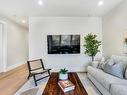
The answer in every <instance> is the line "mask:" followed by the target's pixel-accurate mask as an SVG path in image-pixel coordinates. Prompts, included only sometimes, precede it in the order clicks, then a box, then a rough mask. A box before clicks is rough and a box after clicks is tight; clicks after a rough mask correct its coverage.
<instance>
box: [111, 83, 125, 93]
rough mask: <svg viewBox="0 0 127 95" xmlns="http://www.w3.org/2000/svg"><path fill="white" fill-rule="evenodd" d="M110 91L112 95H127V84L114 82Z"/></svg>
mask: <svg viewBox="0 0 127 95" xmlns="http://www.w3.org/2000/svg"><path fill="white" fill-rule="evenodd" d="M110 92H111V94H112V95H127V85H116V84H113V85H112V86H111V90H110Z"/></svg>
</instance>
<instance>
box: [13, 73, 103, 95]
mask: <svg viewBox="0 0 127 95" xmlns="http://www.w3.org/2000/svg"><path fill="white" fill-rule="evenodd" d="M78 76H79V78H80V80H81V82H82V84H83V86H84V87H85V89H86V91H87V93H88V95H101V94H100V92H99V91H98V90H97V89H96V87H95V86H94V85H93V84H92V83H91V81H89V79H88V78H87V75H86V73H78ZM38 77H41V76H38ZM48 79H49V78H45V79H43V80H40V81H38V86H35V84H34V81H33V78H31V79H30V80H29V81H27V82H26V83H25V84H24V85H23V86H22V87H21V88H20V89H19V90H18V91H17V92H16V93H15V95H42V93H43V91H44V88H45V86H46V84H47V82H48ZM31 93H32V94H31Z"/></svg>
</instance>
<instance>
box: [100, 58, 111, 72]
mask: <svg viewBox="0 0 127 95" xmlns="http://www.w3.org/2000/svg"><path fill="white" fill-rule="evenodd" d="M109 61H110V59H108V60H106V61H105V62H103V61H102V62H100V63H99V65H98V68H99V69H102V70H104V66H105V64H107V63H108V62H109Z"/></svg>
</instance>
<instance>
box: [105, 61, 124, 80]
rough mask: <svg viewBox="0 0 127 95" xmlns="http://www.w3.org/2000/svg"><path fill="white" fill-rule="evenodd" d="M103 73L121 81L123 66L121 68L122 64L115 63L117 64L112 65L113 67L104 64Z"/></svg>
mask: <svg viewBox="0 0 127 95" xmlns="http://www.w3.org/2000/svg"><path fill="white" fill-rule="evenodd" d="M104 72H106V73H108V74H111V75H114V76H116V77H119V78H121V79H123V75H124V66H123V64H122V63H117V64H114V65H109V64H106V65H105V66H104Z"/></svg>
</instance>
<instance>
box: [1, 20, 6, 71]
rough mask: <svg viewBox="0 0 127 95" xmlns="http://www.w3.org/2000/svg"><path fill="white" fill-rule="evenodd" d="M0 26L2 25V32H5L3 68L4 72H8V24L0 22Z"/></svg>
mask: <svg viewBox="0 0 127 95" xmlns="http://www.w3.org/2000/svg"><path fill="white" fill-rule="evenodd" d="M0 24H2V27H3V28H2V30H3V35H2V36H3V37H2V38H3V47H2V48H3V54H2V55H3V60H2V61H3V62H2V63H3V67H2V72H6V67H7V23H6V22H4V21H0Z"/></svg>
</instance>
